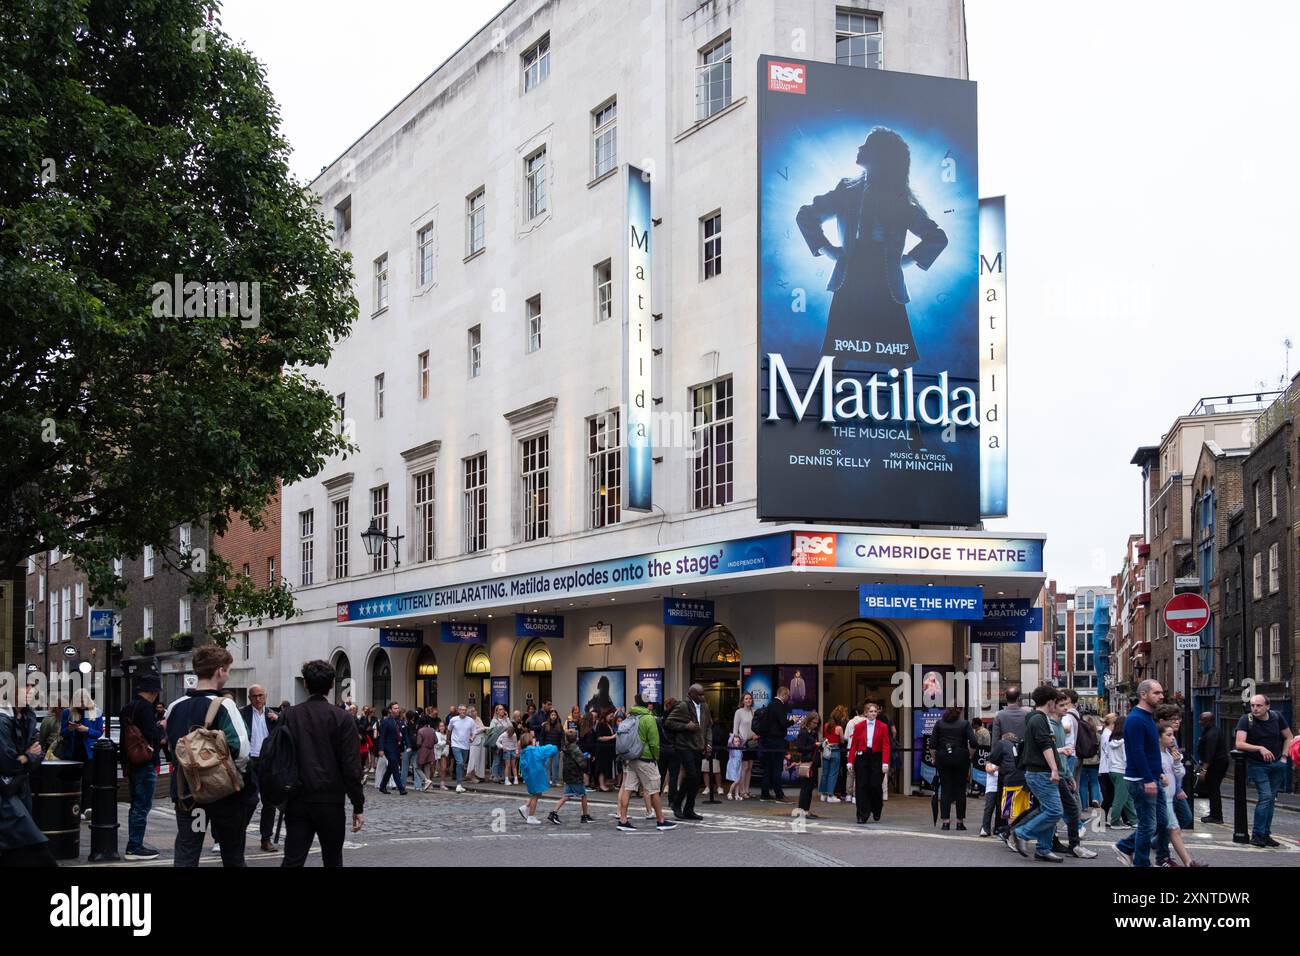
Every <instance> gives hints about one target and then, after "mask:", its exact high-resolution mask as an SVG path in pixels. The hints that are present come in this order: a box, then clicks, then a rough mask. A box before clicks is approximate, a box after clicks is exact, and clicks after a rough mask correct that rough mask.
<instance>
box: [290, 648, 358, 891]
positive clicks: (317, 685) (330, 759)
mask: <svg viewBox="0 0 1300 956" xmlns="http://www.w3.org/2000/svg"><path fill="white" fill-rule="evenodd" d="M334 676H335V675H334V668H333V667H331V666H330V665H329V664H327V663H326V662H325V661H308V662H307V663H306V664H303V665H302V680H303V684H304V685H306V687H307V693H308V694H310V695H311V696H310V697H309V698H307V700H306V701H304V702H303V703H301V704H297V705H296V706H294V708H293V713H292V715H291V716H289V717H286V718H285V722H284V726H282V727H281V728H280V729H279V731H278V733H277V735H276V736H273V737H272V738H271V741H270V742H269V745H268V749H269V750H270V751H271V752H270V754H268V757H267V762H268V765H270V766H278V764H279V763H280V760H279V759H278V754H277V752H278V750H279V748H280V746H282V742H281V741H280V740H278V739H277V738H278V736H279V734H285V735H287V736H288V738H289V740H290V741H291V746H292V752H293V753H294V754H295V755H296V757H297V761H296V766H297V779H296V780H287V781H285V783H287V784H288V785H289V788H288V793H287V794H285V795H284V796H285V797H286V800H285V805H284V823H285V840H284V861H283V863H282V864H281V866H292V867H298V866H302V865H303V864H304V863H305V862H306V860H307V852H308V851H309V850H310V849H311V841H312V839H313V838H317V837H319V838H320V852H321V864H322V865H323V866H327V867H338V866H342V865H343V840H344V838H345V836H346V825H347V816H346V814H345V812H344V800H345V799H346V800H347V801H349V802H351V804H352V832H353V833H358V832H360V830H361V827H362V826H363V825H364V824H365V815H364V811H365V802H366V796H365V789H364V787H363V786H362V783H361V753H360V747H359V744H360V739H359V737H358V734H357V726H356V722H355V721H354V720H353V719H352V718H351V717H349V716H348V715H347V714H346V713H345V712H344V711H342V710H339V708H337V707H335V706H334V705H333V704H332V703H330V701H329V693H330V691H331V690H332V689H333V687H334ZM287 776H289V777H292V776H293V774H292V770H290V771H289V773H288V774H287Z"/></svg>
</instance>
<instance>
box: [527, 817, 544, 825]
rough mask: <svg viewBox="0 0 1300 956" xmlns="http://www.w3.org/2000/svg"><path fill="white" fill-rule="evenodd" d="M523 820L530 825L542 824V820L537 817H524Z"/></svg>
mask: <svg viewBox="0 0 1300 956" xmlns="http://www.w3.org/2000/svg"><path fill="white" fill-rule="evenodd" d="M524 822H525V823H527V824H528V825H529V826H530V827H540V826H541V825H542V821H541V820H539V819H537V817H526V818H525V819H524Z"/></svg>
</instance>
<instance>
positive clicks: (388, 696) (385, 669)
mask: <svg viewBox="0 0 1300 956" xmlns="http://www.w3.org/2000/svg"><path fill="white" fill-rule="evenodd" d="M392 699H393V668H392V665H391V664H390V663H389V661H388V652H387V651H386V650H384V649H383V648H380V649H379V650H378V651H376V652H375V660H374V663H373V664H372V665H371V673H370V704H371V706H372V707H374V708H375V710H379V711H382V710H383V709H384V708H386V707H387V706H388V705H389V703H390V702H391V701H392Z"/></svg>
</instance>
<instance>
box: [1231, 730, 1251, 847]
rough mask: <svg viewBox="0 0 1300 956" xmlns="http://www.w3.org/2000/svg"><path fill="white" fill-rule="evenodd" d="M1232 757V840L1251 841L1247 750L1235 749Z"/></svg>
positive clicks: (1238, 841) (1234, 841) (1237, 841)
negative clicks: (1247, 817)
mask: <svg viewBox="0 0 1300 956" xmlns="http://www.w3.org/2000/svg"><path fill="white" fill-rule="evenodd" d="M1228 756H1229V757H1231V758H1232V842H1233V843H1249V842H1250V824H1249V823H1248V822H1247V820H1246V752H1245V751H1244V750H1233V751H1232V752H1231V753H1230V754H1228Z"/></svg>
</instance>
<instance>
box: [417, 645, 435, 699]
mask: <svg viewBox="0 0 1300 956" xmlns="http://www.w3.org/2000/svg"><path fill="white" fill-rule="evenodd" d="M415 706H416V707H417V708H418V709H420V710H423V709H424V708H426V707H437V706H438V658H437V656H436V655H435V654H434V653H433V648H432V647H430V646H429V645H428V644H425V645H424V646H423V647H421V648H420V656H419V658H418V659H417V660H416V662H415Z"/></svg>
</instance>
